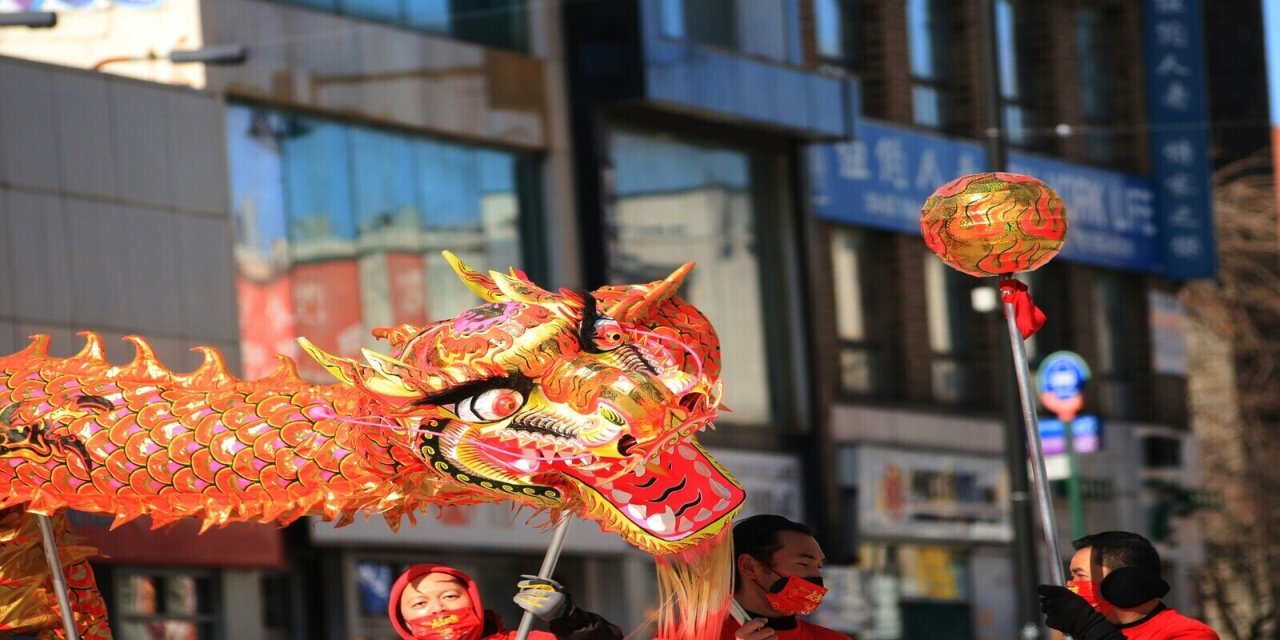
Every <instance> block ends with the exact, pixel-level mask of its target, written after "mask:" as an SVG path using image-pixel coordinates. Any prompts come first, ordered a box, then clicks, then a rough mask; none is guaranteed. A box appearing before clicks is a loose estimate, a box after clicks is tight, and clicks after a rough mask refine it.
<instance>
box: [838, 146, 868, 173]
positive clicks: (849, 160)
mask: <svg viewBox="0 0 1280 640" xmlns="http://www.w3.org/2000/svg"><path fill="white" fill-rule="evenodd" d="M836 162H837V164H839V167H840V168H839V171H840V177H841V178H848V179H849V180H866V179H868V178H870V177H871V170H870V169H869V168H868V167H867V144H866V143H865V142H862V141H861V140H854V141H853V142H846V143H844V144H838V145H836Z"/></svg>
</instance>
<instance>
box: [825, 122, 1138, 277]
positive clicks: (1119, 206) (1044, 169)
mask: <svg viewBox="0 0 1280 640" xmlns="http://www.w3.org/2000/svg"><path fill="white" fill-rule="evenodd" d="M856 133H857V137H856V138H855V139H854V140H852V141H848V142H842V143H838V144H825V145H813V146H811V147H810V151H809V152H810V180H811V189H812V194H813V204H814V210H815V213H816V214H817V215H818V217H821V218H825V219H828V220H835V221H838V222H846V223H850V224H857V225H862V226H868V227H875V228H879V229H887V230H890V231H898V232H903V233H920V208H921V207H922V206H923V205H924V202H925V200H926V199H928V197H929V196H930V195H931V194H932V193H933V191H934V190H935V189H937V188H938V187H939V186H942V185H943V184H945V183H947V182H949V181H951V180H953V179H955V178H958V177H960V176H962V175H966V174H970V173H977V172H979V171H982V170H984V167H986V166H987V163H986V152H985V150H984V149H983V148H982V146H981V145H979V144H977V143H976V142H972V141H968V140H956V139H951V138H945V137H942V136H938V135H932V134H928V133H922V132H919V131H917V130H913V129H909V128H905V127H899V126H894V125H889V124H885V123H879V122H870V121H868V120H866V119H862V120H860V121H859V122H858V124H857V126H856ZM1009 165H1010V170H1011V171H1014V172H1018V173H1025V174H1028V175H1032V176H1035V177H1037V178H1040V179H1041V180H1043V181H1044V182H1045V183H1046V184H1048V185H1049V186H1051V187H1053V188H1054V189H1056V190H1057V191H1058V193H1059V194H1060V195H1061V196H1062V199H1063V202H1064V203H1065V204H1066V207H1067V215H1068V220H1069V221H1070V225H1071V229H1070V231H1069V232H1068V234H1067V242H1066V244H1065V245H1064V246H1063V250H1062V253H1061V259H1063V260H1069V261H1073V262H1082V263H1087V264H1093V265H1098V266H1102V267H1108V268H1113V269H1128V270H1134V271H1143V272H1155V271H1156V270H1157V269H1158V265H1159V260H1158V259H1157V258H1158V255H1159V252H1158V249H1159V244H1158V239H1159V238H1158V231H1157V228H1158V225H1157V224H1156V218H1155V216H1156V214H1155V207H1154V202H1155V193H1154V188H1153V186H1152V184H1151V181H1150V180H1147V179H1145V178H1143V177H1140V176H1134V175H1129V174H1123V173H1117V172H1113V171H1104V170H1101V169H1095V168H1092V167H1086V166H1083V165H1077V164H1072V163H1069V162H1062V161H1058V160H1050V159H1047V158H1042V157H1038V156H1032V155H1028V154H1025V153H1012V154H1010V157H1009Z"/></svg>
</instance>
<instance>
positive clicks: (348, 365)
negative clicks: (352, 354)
mask: <svg viewBox="0 0 1280 640" xmlns="http://www.w3.org/2000/svg"><path fill="white" fill-rule="evenodd" d="M298 344H300V345H302V350H303V351H306V352H307V355H309V356H311V357H312V358H314V359H315V361H316V362H319V363H320V366H322V367H324V368H325V371H328V372H329V373H331V374H333V377H335V378H337V379H339V380H341V381H342V382H343V383H345V384H349V385H354V384H355V383H356V377H357V373H356V371H357V369H358V367H359V365H357V364H356V361H355V360H352V359H350V358H343V357H341V356H335V355H333V354H332V353H327V352H325V351H324V350H322V349H321V348H320V347H317V346H316V345H315V344H314V343H312V342H311V341H310V340H308V339H306V338H298Z"/></svg>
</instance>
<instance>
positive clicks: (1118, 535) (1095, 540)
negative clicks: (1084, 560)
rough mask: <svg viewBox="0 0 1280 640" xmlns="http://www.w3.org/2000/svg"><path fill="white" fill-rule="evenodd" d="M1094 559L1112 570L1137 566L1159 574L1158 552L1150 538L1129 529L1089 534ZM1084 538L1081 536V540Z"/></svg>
mask: <svg viewBox="0 0 1280 640" xmlns="http://www.w3.org/2000/svg"><path fill="white" fill-rule="evenodd" d="M1085 537H1086V538H1088V539H1089V540H1090V544H1089V545H1087V546H1090V547H1092V548H1093V554H1094V555H1093V557H1094V561H1095V562H1097V563H1099V564H1101V565H1102V566H1104V567H1106V568H1107V569H1110V570H1112V571H1114V570H1116V569H1120V568H1122V567H1137V568H1140V569H1146V570H1147V571H1150V572H1152V573H1154V574H1155V575H1157V576H1158V575H1160V554H1159V552H1157V551H1156V548H1155V546H1154V545H1152V544H1151V541H1150V540H1147V539H1146V538H1144V537H1142V536H1140V535H1138V534H1136V533H1131V532H1129V531H1103V532H1101V533H1095V534H1093V535H1090V536H1085ZM1083 539H1084V538H1082V540H1083Z"/></svg>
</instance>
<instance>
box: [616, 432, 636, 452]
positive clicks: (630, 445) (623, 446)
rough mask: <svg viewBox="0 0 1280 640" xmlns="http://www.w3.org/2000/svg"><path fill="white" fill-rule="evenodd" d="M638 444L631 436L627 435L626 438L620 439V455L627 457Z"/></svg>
mask: <svg viewBox="0 0 1280 640" xmlns="http://www.w3.org/2000/svg"><path fill="white" fill-rule="evenodd" d="M636 444H637V443H636V439H635V438H633V437H631V436H630V435H625V436H622V437H621V438H618V454H619V455H622V456H626V455H627V454H628V453H630V452H631V450H632V449H634V448H635V447H636Z"/></svg>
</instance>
